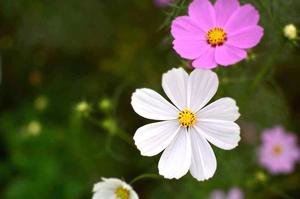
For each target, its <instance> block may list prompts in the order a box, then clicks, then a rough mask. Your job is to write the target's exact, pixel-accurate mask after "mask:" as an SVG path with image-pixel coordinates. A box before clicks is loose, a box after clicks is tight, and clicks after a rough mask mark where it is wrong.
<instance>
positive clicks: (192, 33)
mask: <svg viewBox="0 0 300 199" xmlns="http://www.w3.org/2000/svg"><path fill="white" fill-rule="evenodd" d="M171 34H172V35H173V37H174V38H175V39H177V38H185V39H187V38H194V39H203V40H205V39H206V38H205V33H204V32H203V31H202V30H201V28H200V27H199V26H198V25H197V24H196V23H195V22H194V21H193V20H191V18H190V17H188V16H181V17H177V18H176V19H175V20H173V22H172V25H171Z"/></svg>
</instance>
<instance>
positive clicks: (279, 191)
mask: <svg viewBox="0 0 300 199" xmlns="http://www.w3.org/2000/svg"><path fill="white" fill-rule="evenodd" d="M269 190H270V191H272V192H273V193H276V194H277V195H278V196H280V197H281V198H283V199H293V198H292V197H290V196H289V195H287V194H286V193H284V192H282V191H281V190H279V189H278V188H275V187H272V186H269Z"/></svg>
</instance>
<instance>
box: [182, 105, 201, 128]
mask: <svg viewBox="0 0 300 199" xmlns="http://www.w3.org/2000/svg"><path fill="white" fill-rule="evenodd" d="M196 119H197V118H196V115H195V113H193V112H192V111H190V110H189V109H184V110H183V111H180V112H179V113H178V121H179V123H180V126H184V127H186V128H187V127H191V126H194V124H195V123H196Z"/></svg>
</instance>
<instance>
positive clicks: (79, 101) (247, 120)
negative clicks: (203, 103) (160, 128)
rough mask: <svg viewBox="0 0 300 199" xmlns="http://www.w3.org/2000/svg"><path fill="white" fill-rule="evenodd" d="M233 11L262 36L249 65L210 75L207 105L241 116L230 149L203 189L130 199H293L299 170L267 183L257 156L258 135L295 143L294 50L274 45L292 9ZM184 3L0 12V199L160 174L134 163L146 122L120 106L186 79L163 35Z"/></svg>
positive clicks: (22, 5) (120, 2)
mask: <svg viewBox="0 0 300 199" xmlns="http://www.w3.org/2000/svg"><path fill="white" fill-rule="evenodd" d="M242 2H243V3H245V2H249V3H252V4H254V5H255V7H257V9H258V10H259V11H260V14H261V20H260V24H261V25H262V26H263V27H264V28H265V36H264V38H263V40H262V42H261V43H260V44H259V45H258V46H257V47H256V48H255V49H253V50H251V52H250V56H249V59H247V60H246V61H242V62H241V63H239V64H237V65H235V66H232V67H230V68H223V67H220V68H218V69H216V70H215V71H216V72H217V73H218V75H219V78H220V80H221V85H220V88H219V91H218V93H217V96H216V98H218V97H221V96H231V97H233V98H235V99H236V100H237V102H238V105H239V107H240V112H241V114H242V117H241V118H240V120H239V124H240V125H241V127H242V141H241V143H240V145H239V147H238V148H236V149H235V150H232V151H222V150H220V149H218V148H215V147H214V151H215V153H216V156H217V160H218V169H217V172H216V174H215V176H214V177H213V178H212V179H210V180H209V181H205V182H198V181H196V180H195V179H193V178H192V177H191V176H190V174H188V175H186V176H185V177H183V178H182V179H180V180H164V179H158V180H154V179H145V180H142V181H138V182H136V183H135V184H134V188H135V190H136V191H137V192H138V194H139V195H140V198H142V199H154V198H155V199H157V198H167V199H170V198H172V199H183V198H207V197H208V195H209V193H210V192H211V191H212V190H214V189H216V188H220V189H223V190H228V189H229V188H231V187H232V186H238V187H240V188H241V189H242V190H243V191H244V192H245V194H246V198H299V196H300V191H299V190H300V170H299V165H298V166H297V169H296V170H295V171H294V173H292V174H288V175H279V176H271V175H269V174H268V172H267V171H265V170H264V169H263V168H261V167H260V166H259V165H258V163H257V156H256V154H257V147H258V146H259V145H260V139H259V138H260V137H259V135H260V133H261V131H262V130H263V129H265V128H269V127H272V126H274V125H277V124H282V125H284V126H285V127H286V129H288V130H290V131H293V132H300V122H299V121H300V106H299V101H300V89H299V86H300V79H299V75H300V64H299V63H300V56H299V53H300V50H299V48H298V47H297V45H295V44H293V43H292V42H290V41H288V40H287V39H285V38H284V37H283V35H282V29H283V27H284V25H286V24H288V23H294V24H295V25H298V27H300V14H299V10H300V1H299V0H285V1H278V0H264V1H261V0H243V1H242ZM188 3H189V1H180V0H178V1H176V2H175V4H174V5H172V6H169V7H166V8H159V7H156V6H155V5H154V3H153V2H152V1H151V0H147V1H146V0H142V1H141V0H128V1H124V0H85V1H82V0H81V1H79V0H52V1H50V0H31V1H27V0H0V56H1V84H0V146H1V148H0V185H1V186H0V198H4V199H21V198H22V199H24V198H26V199H40V198H43V199H47V198H49V199H50V198H51V199H53V198H63V199H83V198H91V196H92V192H91V191H92V186H93V184H94V183H96V182H98V181H99V180H100V178H101V177H118V178H121V179H124V180H126V181H130V180H132V179H133V178H134V177H136V176H138V175H140V174H143V173H158V171H157V162H158V159H159V156H155V157H152V158H149V157H142V156H141V155H140V154H139V151H138V150H137V149H136V148H135V146H134V145H133V142H132V136H133V134H134V132H135V130H136V129H137V128H138V127H139V126H141V125H143V124H146V123H148V122H149V121H147V120H143V119H141V117H139V116H138V115H136V114H135V113H134V112H133V110H132V108H131V106H130V96H131V93H132V92H133V91H134V90H135V88H140V87H148V88H152V89H155V90H157V91H159V92H160V93H162V89H161V75H162V73H164V72H166V71H167V70H169V69H171V68H172V67H179V66H181V67H185V68H187V70H189V69H188V68H189V63H188V62H186V61H184V60H181V59H180V58H179V56H178V55H176V53H175V52H174V51H173V49H172V45H171V41H172V40H171V36H170V34H169V27H170V22H171V20H172V19H173V18H174V17H176V16H178V15H181V14H185V13H186V6H187V5H188ZM298 135H299V134H298Z"/></svg>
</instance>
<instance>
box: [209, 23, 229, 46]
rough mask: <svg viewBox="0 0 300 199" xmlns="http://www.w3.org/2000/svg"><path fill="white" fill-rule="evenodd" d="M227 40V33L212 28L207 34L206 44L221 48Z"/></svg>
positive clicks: (220, 29)
mask: <svg viewBox="0 0 300 199" xmlns="http://www.w3.org/2000/svg"><path fill="white" fill-rule="evenodd" d="M226 40H227V33H226V32H225V31H224V30H223V29H222V28H218V27H216V28H212V29H210V30H209V31H208V32H207V42H208V43H209V44H210V45H211V46H213V47H215V46H221V45H222V44H223V43H224V42H225V41H226Z"/></svg>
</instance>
